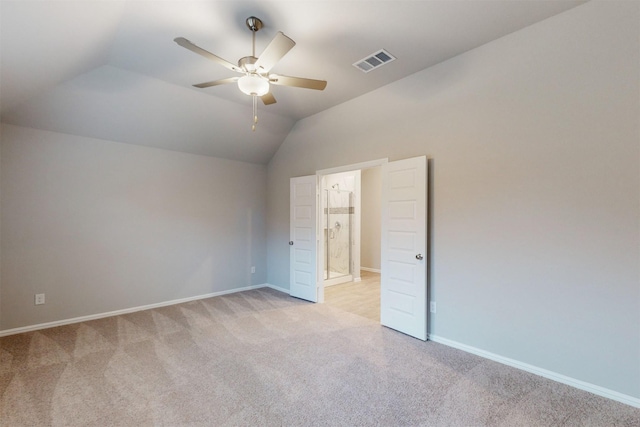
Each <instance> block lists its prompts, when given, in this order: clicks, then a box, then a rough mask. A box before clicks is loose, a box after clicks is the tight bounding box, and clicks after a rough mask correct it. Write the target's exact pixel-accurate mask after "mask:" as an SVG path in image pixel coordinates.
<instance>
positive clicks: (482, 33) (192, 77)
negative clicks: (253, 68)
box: [0, 0, 583, 164]
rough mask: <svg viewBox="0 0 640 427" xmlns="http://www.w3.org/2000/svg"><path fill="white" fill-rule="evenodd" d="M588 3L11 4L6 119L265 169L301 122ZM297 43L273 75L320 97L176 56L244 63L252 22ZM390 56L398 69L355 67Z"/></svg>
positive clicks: (262, 37)
mask: <svg viewBox="0 0 640 427" xmlns="http://www.w3.org/2000/svg"><path fill="white" fill-rule="evenodd" d="M581 3H583V1H569V0H568V1H562V2H560V1H549V2H547V1H537V0H531V1H527V0H523V1H510V0H502V1H490V0H489V1H482V2H477V1H471V0H470V1H447V0H443V1H403V0H397V1H367V2H363V1H330V0H324V1H320V0H316V1H305V2H291V1H251V2H247V1H234V2H229V1H142V2H138V1H96V0H91V1H86V0H83V1H80V0H78V1H75V0H70V1H50V2H44V1H11V0H3V1H2V2H0V24H1V27H0V111H1V113H2V121H3V122H6V123H11V124H16V125H22V126H30V127H34V128H40V129H47V130H54V131H58V132H65V133H70V134H76V135H83V136H90V137H96V138H102V139H107V140H112V141H120V142H126V143H132V144H139V145H147V146H155V147H159V148H165V149H170V150H177V151H184V152H189V153H194V154H203V155H210V156H216V157H222V158H229V159H234V160H241V161H247V162H252V163H262V164H264V163H267V162H268V161H269V159H270V158H271V157H272V156H273V154H274V153H275V151H276V150H277V149H278V147H279V145H280V143H281V142H282V141H283V140H284V139H285V138H286V136H287V134H288V133H289V131H290V129H291V127H292V126H293V124H294V123H295V121H297V120H299V119H301V118H304V117H308V116H310V115H313V114H315V113H318V112H320V111H323V110H325V109H328V108H331V107H333V106H335V105H338V104H340V103H343V102H345V101H348V100H349V99H353V98H355V97H358V96H360V95H363V94H364V93H367V92H370V91H372V90H375V89H377V88H379V87H381V86H384V85H386V84H389V83H391V82H393V81H396V80H399V79H401V78H404V77H406V76H408V75H410V74H413V73H415V72H417V71H420V70H422V69H424V68H427V67H430V66H432V65H435V64H437V63H439V62H442V61H444V60H446V59H449V58H451V57H453V56H456V55H459V54H461V53H463V52H465V51H468V50H470V49H473V48H475V47H477V46H480V45H482V44H485V43H487V42H490V41H491V40H495V39H496V38H499V37H502V36H504V35H506V34H509V33H511V32H513V31H517V30H519V29H521V28H523V27H526V26H528V25H531V24H533V23H535V22H538V21H541V20H543V19H546V18H548V17H550V16H553V15H555V14H558V13H561V12H563V11H565V10H567V9H570V8H572V7H575V6H577V5H579V4H581ZM250 15H255V16H258V17H260V18H261V19H262V20H263V22H264V27H263V28H262V29H261V30H260V31H259V32H258V33H257V37H256V51H257V53H258V54H259V53H260V52H261V51H262V50H263V49H264V47H265V46H266V45H267V44H268V42H269V41H270V40H271V39H272V38H273V36H274V35H275V34H276V32H277V31H283V32H284V33H285V34H287V35H288V36H289V37H291V38H292V39H293V40H295V41H296V42H297V45H296V46H295V47H294V48H293V49H292V50H291V51H290V52H289V53H288V54H287V55H286V56H285V57H284V58H283V59H282V60H281V61H280V62H279V63H278V64H276V66H275V67H274V68H273V70H272V71H273V72H274V73H279V74H285V75H292V76H302V77H309V78H314V79H323V80H327V81H328V82H329V83H328V86H327V88H326V89H325V90H324V91H322V92H319V91H312V90H308V89H300V88H291V87H283V86H276V87H273V90H272V92H273V94H274V96H275V97H276V99H277V101H278V102H277V103H276V104H273V105H269V106H263V105H261V104H260V105H259V108H258V116H259V119H260V121H259V124H258V128H257V130H256V132H251V116H252V112H251V99H250V98H249V97H247V96H246V95H244V94H242V93H241V92H240V91H239V90H238V89H237V87H235V85H225V86H216V87H211V88H207V89H196V88H194V87H192V84H194V83H200V82H204V81H211V80H216V79H221V78H226V77H230V76H231V75H232V74H233V73H232V72H230V71H229V70H227V69H225V68H223V67H221V66H219V65H217V64H215V63H213V62H211V61H207V60H206V59H205V58H203V57H201V56H199V55H195V54H194V53H192V52H190V51H188V50H186V49H183V48H181V47H179V46H178V45H177V44H175V43H174V42H173V39H174V38H176V37H179V36H182V37H185V38H187V39H189V40H191V41H192V42H194V43H196V44H197V45H199V46H201V47H203V48H205V49H207V50H209V51H211V52H213V53H215V54H216V55H218V56H221V57H222V58H224V59H226V60H228V61H230V62H234V63H235V62H236V61H237V60H238V59H239V58H240V57H243V56H247V55H249V54H250V53H251V32H250V31H249V30H248V29H247V28H246V26H245V23H244V21H245V19H246V18H247V17H248V16H250ZM379 49H386V50H387V51H389V52H390V53H391V54H393V55H394V56H396V57H397V60H396V61H393V62H392V63H390V64H388V65H385V66H384V67H381V68H379V69H376V70H374V71H372V72H370V73H367V74H364V73H362V72H361V71H359V70H358V69H356V68H355V67H353V66H352V65H351V64H353V63H354V62H356V61H358V60H360V59H362V58H364V57H366V56H367V55H369V54H371V53H373V52H375V51H377V50H379Z"/></svg>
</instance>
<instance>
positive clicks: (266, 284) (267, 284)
mask: <svg viewBox="0 0 640 427" xmlns="http://www.w3.org/2000/svg"><path fill="white" fill-rule="evenodd" d="M263 288H271V289H273V290H276V291H279V292H282V293H285V294H287V295H289V289H285V288H281V287H280V286H276V285H272V284H270V283H265V284H264V286H263Z"/></svg>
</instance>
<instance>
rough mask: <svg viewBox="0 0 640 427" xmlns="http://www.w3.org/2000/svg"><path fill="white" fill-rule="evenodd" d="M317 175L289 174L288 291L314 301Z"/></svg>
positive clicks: (315, 294)
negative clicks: (295, 175) (292, 176)
mask: <svg viewBox="0 0 640 427" xmlns="http://www.w3.org/2000/svg"><path fill="white" fill-rule="evenodd" d="M317 203H318V192H317V178H316V175H312V176H302V177H299V178H291V181H290V209H291V211H290V220H289V223H290V234H289V236H290V241H289V245H290V246H289V260H290V262H289V265H290V272H289V277H290V279H289V294H290V295H291V296H292V297H296V298H301V299H305V300H307V301H312V302H317V299H318V295H317V290H316V282H317V277H318V274H317V263H316V262H317V260H316V253H317V244H316V230H317V226H316V216H317Z"/></svg>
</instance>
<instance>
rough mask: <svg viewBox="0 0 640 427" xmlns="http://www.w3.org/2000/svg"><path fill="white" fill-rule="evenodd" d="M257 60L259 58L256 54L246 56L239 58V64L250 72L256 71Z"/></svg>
mask: <svg viewBox="0 0 640 427" xmlns="http://www.w3.org/2000/svg"><path fill="white" fill-rule="evenodd" d="M257 60H258V58H256V57H255V56H245V57H243V58H240V59H238V66H239V67H240V68H242V69H243V70H245V71H247V72H248V73H253V72H255V71H256V67H255V63H256V61H257Z"/></svg>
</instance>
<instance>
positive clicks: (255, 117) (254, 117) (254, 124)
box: [251, 95, 258, 132]
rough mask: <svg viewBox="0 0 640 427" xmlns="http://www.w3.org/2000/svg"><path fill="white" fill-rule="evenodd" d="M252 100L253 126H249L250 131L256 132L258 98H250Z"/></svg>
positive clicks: (254, 96)
mask: <svg viewBox="0 0 640 427" xmlns="http://www.w3.org/2000/svg"><path fill="white" fill-rule="evenodd" d="M252 98H253V124H252V125H251V130H252V131H254V132H255V131H256V124H257V123H258V97H257V96H256V95H253V96H252Z"/></svg>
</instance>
